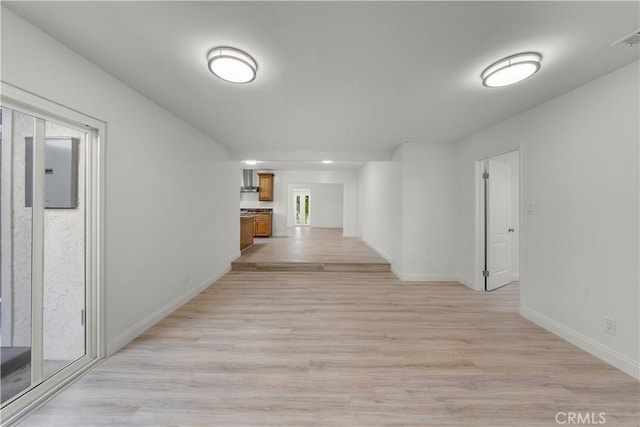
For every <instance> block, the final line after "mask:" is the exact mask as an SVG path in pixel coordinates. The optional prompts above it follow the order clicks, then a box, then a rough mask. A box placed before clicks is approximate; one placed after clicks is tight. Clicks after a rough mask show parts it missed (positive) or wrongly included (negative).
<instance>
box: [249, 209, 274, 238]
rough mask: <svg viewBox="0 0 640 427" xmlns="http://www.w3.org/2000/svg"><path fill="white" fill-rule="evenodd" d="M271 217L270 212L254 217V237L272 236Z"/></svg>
mask: <svg viewBox="0 0 640 427" xmlns="http://www.w3.org/2000/svg"><path fill="white" fill-rule="evenodd" d="M271 218H272V215H271V214H270V213H261V214H257V215H256V216H254V217H253V235H254V237H271Z"/></svg>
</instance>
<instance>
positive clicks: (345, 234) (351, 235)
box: [342, 233, 360, 237]
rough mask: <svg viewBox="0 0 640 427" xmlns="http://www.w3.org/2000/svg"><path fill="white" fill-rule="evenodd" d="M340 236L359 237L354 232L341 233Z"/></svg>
mask: <svg viewBox="0 0 640 427" xmlns="http://www.w3.org/2000/svg"><path fill="white" fill-rule="evenodd" d="M342 237H360V236H358V235H357V234H356V233H342Z"/></svg>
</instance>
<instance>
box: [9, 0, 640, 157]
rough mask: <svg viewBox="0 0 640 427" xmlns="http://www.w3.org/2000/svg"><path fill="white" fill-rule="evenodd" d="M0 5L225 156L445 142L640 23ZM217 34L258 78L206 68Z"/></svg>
mask: <svg viewBox="0 0 640 427" xmlns="http://www.w3.org/2000/svg"><path fill="white" fill-rule="evenodd" d="M3 4H4V5H6V6H7V7H9V8H10V9H11V10H13V11H14V12H16V13H17V14H19V15H21V16H22V17H23V18H25V19H26V20H28V21H30V22H32V23H33V24H35V25H36V26H38V27H40V28H41V29H42V30H44V31H45V32H47V33H49V34H50V35H52V36H53V37H54V38H56V39H58V40H60V41H61V42H62V43H64V44H65V45H67V46H69V47H71V48H72V49H73V50H75V51H76V52H78V53H80V54H81V55H83V56H84V57H86V58H88V59H89V60H91V61H93V62H94V63H96V64H97V65H98V66H100V67H101V68H103V69H104V70H106V71H108V72H109V73H111V74H113V75H114V76H116V77H117V78H119V79H120V80H122V81H123V82H125V83H126V84H128V85H129V86H131V87H133V88H134V89H136V90H137V91H139V92H140V93H142V94H144V95H145V96H146V97H148V98H150V99H152V100H153V101H155V102H156V103H158V104H160V105H162V106H163V107H164V108H166V109H167V110H169V111H171V112H173V113H174V114H176V115H177V116H179V117H181V118H183V119H184V120H186V121H187V122H189V123H191V124H193V125H194V126H195V127H197V128H199V129H201V130H202V131H204V132H205V133H207V134H209V135H210V136H211V137H213V138H214V139H215V140H217V141H219V142H220V143H222V144H224V145H225V146H227V147H228V148H229V149H230V150H231V151H232V153H234V155H235V158H236V159H246V158H257V159H258V160H260V159H261V158H262V159H263V160H271V161H277V160H288V161H295V160H306V161H308V160H321V159H323V158H333V159H334V160H340V159H341V153H343V152H346V151H348V153H347V154H345V155H344V156H343V160H345V161H353V162H354V164H359V163H357V161H360V160H368V159H371V158H378V159H380V158H381V157H384V156H385V155H388V154H387V153H388V152H389V151H390V150H392V149H393V148H394V147H395V146H397V145H398V144H400V143H402V142H405V141H409V142H436V141H444V142H447V141H457V140H460V139H461V138H464V137H465V136H468V135H470V134H472V133H473V132H475V131H478V130H480V129H483V128H486V127H488V126H490V125H492V124H494V123H497V122H499V121H500V120H503V119H505V118H507V117H510V116H513V115H515V114H517V113H519V112H522V111H524V110H526V109H528V108H530V107H532V106H534V105H537V104H539V103H540V102H543V101H545V100H548V99H550V98H553V97H555V96H557V95H560V94H562V93H564V92H566V91H568V90H570V89H572V88H574V87H577V86H579V85H581V84H584V83H586V82H588V81H590V80H593V79H594V78H596V77H598V76H601V75H603V74H606V73H607V72H609V71H612V70H614V69H616V68H619V67H621V66H623V65H625V64H628V63H630V62H632V61H634V60H636V59H638V57H639V49H638V48H637V46H636V47H633V48H631V47H628V46H610V44H611V43H612V42H613V41H615V40H618V39H619V38H621V37H622V36H624V35H626V34H629V33H631V32H632V31H634V30H637V29H638V28H640V22H639V21H640V9H639V7H640V6H639V5H640V3H639V2H636V1H632V2H527V1H520V2H348V3H347V2H342V3H341V2H49V1H46V2H3ZM219 45H228V46H234V47H237V48H240V49H243V50H246V51H247V52H249V53H250V54H251V55H252V56H254V58H255V59H256V60H257V61H258V64H259V70H258V77H257V79H256V80H255V81H254V82H253V83H251V84H248V85H232V84H228V83H225V82H223V81H221V80H218V79H216V78H215V77H213V76H212V75H211V74H210V73H209V71H208V70H207V65H206V55H207V52H208V51H209V50H210V49H211V48H213V47H215V46H219ZM532 50H533V51H538V52H540V53H541V54H542V56H543V61H542V69H541V71H540V72H539V73H538V74H536V75H535V76H534V77H533V78H531V79H529V80H527V81H525V82H523V83H520V84H518V85H515V86H512V87H509V88H501V89H487V88H484V87H483V86H482V85H481V81H480V73H481V72H482V70H483V69H484V68H485V67H486V66H488V65H489V64H491V63H492V62H494V61H496V60H498V59H500V58H502V57H504V56H507V55H510V54H513V53H517V52H521V51H532ZM292 150H294V151H295V152H296V153H301V154H300V156H299V157H298V158H291V157H295V156H292V155H289V156H285V157H289V158H282V156H279V155H278V153H282V152H291V153H292V152H294V151H292ZM305 152H307V153H309V152H316V153H322V154H318V156H317V158H310V157H313V156H310V155H308V154H307V155H305V154H304V153H305ZM381 153H383V154H381ZM258 156H262V157H258ZM334 167H337V166H334Z"/></svg>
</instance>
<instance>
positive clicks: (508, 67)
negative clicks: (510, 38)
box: [481, 52, 542, 87]
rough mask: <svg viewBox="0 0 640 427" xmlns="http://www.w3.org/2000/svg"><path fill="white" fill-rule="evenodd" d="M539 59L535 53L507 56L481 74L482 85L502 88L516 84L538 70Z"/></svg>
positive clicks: (538, 55) (540, 56)
mask: <svg viewBox="0 0 640 427" xmlns="http://www.w3.org/2000/svg"><path fill="white" fill-rule="evenodd" d="M541 59H542V55H540V54H539V53H536V52H526V53H518V54H516V55H511V56H507V57H506V58H503V59H501V60H499V61H497V62H494V63H493V64H491V65H489V66H488V67H487V68H486V69H485V70H484V71H483V72H482V75H481V77H482V84H483V85H484V86H486V87H502V86H509V85H512V84H514V83H518V82H520V81H522V80H524V79H527V78H529V77H531V76H532V75H534V74H535V73H536V72H537V71H538V70H539V69H540V61H541Z"/></svg>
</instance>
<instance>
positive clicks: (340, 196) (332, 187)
mask: <svg viewBox="0 0 640 427" xmlns="http://www.w3.org/2000/svg"><path fill="white" fill-rule="evenodd" d="M342 187H343V186H342V184H304V183H301V184H288V189H287V200H288V201H289V203H288V206H289V208H288V212H287V227H293V226H294V217H293V205H292V204H293V190H295V189H308V190H309V191H310V192H311V198H310V199H311V215H310V216H311V225H310V226H311V227H312V228H313V227H326V228H342V224H343V219H344V218H343V213H344V211H343V209H344V206H343V205H344V192H343V191H342V190H343V188H342Z"/></svg>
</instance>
